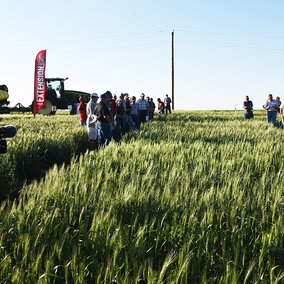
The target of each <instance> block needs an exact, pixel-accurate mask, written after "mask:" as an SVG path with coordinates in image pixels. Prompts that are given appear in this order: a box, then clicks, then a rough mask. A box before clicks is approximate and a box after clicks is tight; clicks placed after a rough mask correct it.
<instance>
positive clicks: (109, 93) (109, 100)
mask: <svg viewBox="0 0 284 284" xmlns="http://www.w3.org/2000/svg"><path fill="white" fill-rule="evenodd" d="M105 94H106V95H107V96H108V103H109V104H110V105H111V113H112V121H113V119H114V115H115V111H116V102H115V100H114V99H113V98H112V94H111V92H110V91H106V92H105Z"/></svg>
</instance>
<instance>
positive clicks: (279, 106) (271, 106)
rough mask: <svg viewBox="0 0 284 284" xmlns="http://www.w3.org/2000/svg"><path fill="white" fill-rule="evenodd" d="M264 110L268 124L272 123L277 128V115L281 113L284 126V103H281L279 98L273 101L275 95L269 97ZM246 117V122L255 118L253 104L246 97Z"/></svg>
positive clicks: (244, 105) (244, 106)
mask: <svg viewBox="0 0 284 284" xmlns="http://www.w3.org/2000/svg"><path fill="white" fill-rule="evenodd" d="M262 107H263V109H264V110H265V111H266V119H267V122H268V123H270V122H272V123H273V125H274V126H277V114H278V113H279V115H280V117H281V123H282V125H284V115H283V110H284V103H282V102H281V101H280V98H279V97H276V99H273V95H272V94H269V95H268V100H267V101H266V102H265V104H264V105H263V106H262ZM243 108H244V117H245V120H247V119H252V118H253V103H252V101H250V99H249V97H248V96H246V98H245V101H244V104H243Z"/></svg>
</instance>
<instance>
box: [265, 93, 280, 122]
mask: <svg viewBox="0 0 284 284" xmlns="http://www.w3.org/2000/svg"><path fill="white" fill-rule="evenodd" d="M262 107H263V108H264V109H265V110H266V116H267V122H268V123H269V122H272V123H273V125H274V126H277V123H276V114H277V110H278V108H279V107H280V103H279V102H278V101H276V100H274V99H273V97H272V94H269V95H268V100H267V101H266V103H265V104H264V105H263V106H262Z"/></svg>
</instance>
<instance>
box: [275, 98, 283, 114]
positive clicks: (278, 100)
mask: <svg viewBox="0 0 284 284" xmlns="http://www.w3.org/2000/svg"><path fill="white" fill-rule="evenodd" d="M276 101H277V102H278V103H279V106H281V104H282V102H281V101H280V98H279V97H276ZM277 112H278V113H280V108H278V110H277Z"/></svg>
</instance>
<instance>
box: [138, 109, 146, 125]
mask: <svg viewBox="0 0 284 284" xmlns="http://www.w3.org/2000/svg"><path fill="white" fill-rule="evenodd" d="M146 114H147V111H146V110H140V111H139V121H140V122H142V123H144V122H146Z"/></svg>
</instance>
